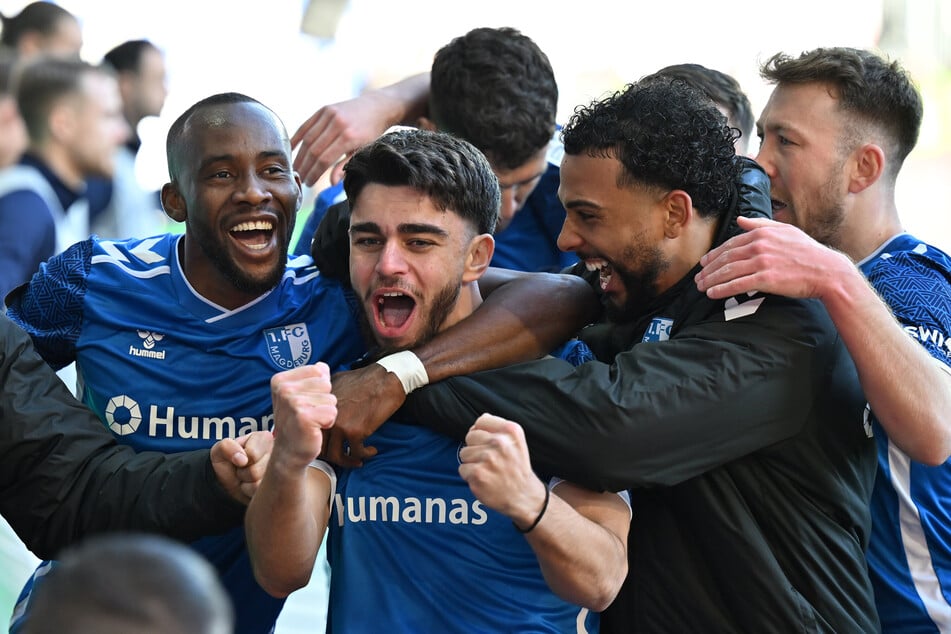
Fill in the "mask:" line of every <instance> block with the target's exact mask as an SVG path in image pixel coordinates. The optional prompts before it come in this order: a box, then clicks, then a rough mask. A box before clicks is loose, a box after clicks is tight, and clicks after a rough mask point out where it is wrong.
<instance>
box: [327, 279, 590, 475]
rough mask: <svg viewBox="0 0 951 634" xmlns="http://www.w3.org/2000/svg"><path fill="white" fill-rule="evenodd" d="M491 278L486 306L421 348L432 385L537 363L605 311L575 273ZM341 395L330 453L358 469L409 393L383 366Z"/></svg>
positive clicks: (354, 379)
mask: <svg viewBox="0 0 951 634" xmlns="http://www.w3.org/2000/svg"><path fill="white" fill-rule="evenodd" d="M485 278H488V279H485ZM483 279H484V285H483V284H481V283H480V287H483V288H487V289H488V288H494V289H495V290H493V291H492V293H491V295H489V296H488V297H486V299H485V301H484V302H483V303H482V305H481V306H480V307H479V308H478V309H477V310H476V311H475V312H474V313H472V315H470V316H469V317H467V318H466V319H464V320H462V321H460V322H459V323H457V324H455V325H454V326H452V327H451V328H447V329H446V330H444V331H442V332H441V333H439V334H438V335H437V336H436V337H434V338H433V339H431V340H430V341H429V342H427V343H425V344H424V345H422V346H420V347H418V348H415V349H414V350H413V351H414V352H415V353H416V355H417V357H419V359H420V361H421V362H422V365H423V367H425V370H426V374H427V376H428V378H429V381H430V382H432V383H435V382H437V381H441V380H442V379H445V378H449V377H452V376H460V375H464V374H470V373H472V372H477V371H479V370H486V369H490V368H498V367H502V366H506V365H511V364H513V363H518V362H521V361H527V360H530V359H537V358H539V357H541V356H544V355H545V354H547V353H548V352H549V351H551V350H552V349H553V348H555V347H556V346H557V345H558V344H560V343H562V342H563V341H565V340H566V339H568V338H570V337H571V336H572V335H573V334H575V333H576V332H578V330H580V329H581V328H582V327H583V326H585V325H586V324H589V323H591V321H593V320H594V319H595V318H596V317H597V314H598V312H599V311H600V306H601V305H600V302H599V301H598V298H597V296H596V295H595V293H594V291H593V290H592V288H591V287H590V286H589V285H588V284H587V283H586V282H585V281H584V280H582V279H581V278H579V277H576V276H574V275H561V274H556V273H521V272H517V271H508V270H502V269H491V270H490V272H489V273H487V274H486V275H485V276H484V278H483ZM333 391H334V394H335V395H336V396H337V408H338V412H339V414H338V416H337V422H336V424H335V426H334V428H333V429H332V430H331V431H330V433H329V434H328V439H327V451H326V456H327V459H328V460H330V461H331V462H334V463H337V464H344V465H348V466H356V465H359V464H360V462H361V460H362V459H363V458H367V457H370V456H372V455H373V454H374V453H375V452H374V451H373V450H372V448H364V447H363V444H362V443H363V441H364V440H365V439H366V438H367V437H368V436H369V435H370V434H372V433H373V432H374V431H376V430H377V429H378V428H379V426H380V425H382V424H383V422H384V421H386V420H387V419H388V418H390V416H392V414H393V413H394V412H395V411H396V410H397V409H399V408H400V407H401V406H402V404H403V402H404V400H405V399H406V392H405V391H404V389H403V386H402V385H401V383H400V381H399V380H398V379H397V378H396V375H394V374H392V373H390V372H388V371H387V370H385V369H384V368H383V367H382V366H380V365H379V364H376V363H373V364H370V365H368V366H366V367H365V368H361V369H359V370H352V371H350V372H343V373H339V374H336V375H334V381H333ZM344 442H346V443H348V444H349V447H350V453H349V454H347V453H345V451H344Z"/></svg>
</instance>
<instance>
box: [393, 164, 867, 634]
mask: <svg viewBox="0 0 951 634" xmlns="http://www.w3.org/2000/svg"><path fill="white" fill-rule="evenodd" d="M744 180H745V183H744V188H745V189H746V190H747V191H745V192H744V195H741V196H740V204H738V205H734V206H733V207H734V208H733V209H732V210H731V212H730V214H729V217H728V219H727V222H724V223H723V227H722V228H721V230H720V232H719V235H718V237H717V244H719V243H721V242H722V241H724V240H726V238H727V237H729V236H730V235H733V234H734V233H735V232H736V231H737V227H736V223H735V217H736V214H737V213H740V212H743V213H749V210H748V209H746V208H745V207H746V206H748V205H749V202H750V201H751V200H753V201H755V206H757V207H758V208H759V209H767V210H768V209H769V207H768V202H769V189H768V187H769V184H768V180H767V179H766V177H765V175H764V174H763V173H762V172H761V171H760V170H759V169H758V168H755V167H752V166H751V167H750V168H749V169H747V170H746V173H745V175H744ZM764 205H767V206H765V207H764ZM695 273H696V270H694V271H691V272H690V273H689V274H688V275H687V276H685V277H684V279H682V280H681V281H680V282H679V283H678V284H677V285H675V286H674V287H673V288H671V289H669V290H668V291H667V292H665V293H664V294H663V295H662V296H660V297H658V298H657V299H656V301H655V302H653V303H652V305H651V306H650V307H649V309H648V310H646V311H645V312H644V314H642V315H639V316H638V317H637V318H636V319H635V320H633V321H632V322H631V323H629V324H626V325H622V326H614V325H609V324H601V325H597V326H592V327H590V328H588V329H586V331H585V332H583V333H582V339H584V340H585V341H587V342H588V343H589V344H590V345H591V347H592V349H593V350H594V351H595V353H596V355H597V357H598V358H599V359H601V360H602V361H594V362H589V363H586V364H584V365H582V366H579V367H577V368H574V367H572V366H570V365H569V364H566V363H562V362H559V361H557V360H543V361H538V362H531V363H526V364H520V365H517V366H511V367H509V368H503V369H499V370H492V371H487V372H481V373H478V374H475V375H471V376H469V377H461V378H455V379H450V380H448V381H444V382H442V383H439V384H435V385H432V386H430V387H427V388H425V389H422V390H417V392H415V393H414V394H413V395H412V396H411V397H410V398H409V399H408V403H407V406H406V407H407V408H408V409H409V410H410V412H411V415H412V417H413V418H414V419H415V420H419V421H433V422H434V423H436V424H435V426H436V427H438V429H439V430H440V431H443V432H446V433H450V434H451V435H454V436H456V437H462V436H463V435H464V433H465V429H466V428H468V426H469V425H471V424H472V422H473V421H474V420H475V418H476V417H477V416H478V415H479V414H480V413H482V412H491V413H493V414H497V415H500V416H503V417H505V418H509V419H511V420H515V421H518V422H519V423H521V424H522V425H523V427H524V428H525V431H526V436H527V438H528V444H529V446H530V448H531V451H532V459H533V464H534V466H535V467H536V469H538V470H539V471H542V472H546V473H552V474H555V475H559V476H562V477H564V478H565V479H567V480H570V481H574V482H577V483H581V484H585V485H588V486H591V487H595V488H599V489H610V490H619V489H624V488H631V490H632V491H631V493H632V498H631V501H632V505H633V511H634V517H633V520H632V524H631V533H630V539H629V560H630V562H629V563H630V571H629V575H628V579H627V582H626V583H625V586H624V588H623V589H622V590H621V594H620V595H619V597H618V598H617V600H616V601H615V602H614V604H613V605H612V606H611V607H610V608H609V609H608V611H607V612H605V614H604V618H603V623H602V632H677V633H680V632H757V633H761V632H873V631H876V630H878V629H879V625H878V619H877V616H876V613H875V607H874V603H873V598H872V590H871V585H870V583H869V580H868V576H867V573H866V566H865V559H864V549H865V546H866V544H867V540H868V535H869V530H870V518H869V510H868V500H869V497H870V495H871V490H872V483H873V480H874V475H875V447H874V441H873V440H872V439H871V438H870V437H869V436H870V432H867V431H866V426H865V422H864V410H865V399H864V397H863V396H862V393H861V390H860V387H859V383H858V378H857V375H856V372H855V368H854V366H853V364H852V361H851V359H850V357H849V356H848V353H847V352H846V350H845V347H844V346H843V344H842V343H841V341H840V340H839V337H838V334H837V332H836V330H835V328H834V326H833V324H832V322H831V320H830V319H829V317H828V315H827V314H826V312H825V309H824V308H823V307H822V305H821V304H820V303H819V302H818V301H814V300H798V299H788V298H783V297H778V296H772V295H765V296H764V295H754V296H752V297H746V296H744V297H738V298H730V299H728V300H711V299H709V298H707V297H706V295H704V294H703V293H700V292H699V291H698V290H697V288H696V285H695V284H694V282H693V276H694V274H695ZM744 308H745V309H748V310H747V311H745V312H747V313H748V314H745V315H741V313H743V312H744V310H743V309H744ZM754 308H755V310H754ZM655 318H665V319H669V320H670V326H669V340H665V341H654V342H648V343H643V342H642V338H643V337H644V334H645V332H646V331H647V330H648V327H649V326H651V324H652V323H655V324H656V323H658V322H655V321H654V320H655ZM578 547H579V548H583V547H584V545H583V544H578Z"/></svg>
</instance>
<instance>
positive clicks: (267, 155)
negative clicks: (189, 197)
mask: <svg viewBox="0 0 951 634" xmlns="http://www.w3.org/2000/svg"><path fill="white" fill-rule="evenodd" d="M275 157H277V158H280V159H286V157H287V155H286V154H285V153H284V152H281V151H279V150H265V151H264V152H258V155H257V157H256V159H255V160H258V161H260V160H262V159H272V158H275ZM234 160H235V155H234V154H215V155H213V156H209V157H207V158H205V159H204V160H202V161H201V162H200V163H199V164H198V169H199V170H203V169H205V168H206V167H208V166H209V165H214V164H215V163H224V162H228V161H234ZM285 162H286V161H285Z"/></svg>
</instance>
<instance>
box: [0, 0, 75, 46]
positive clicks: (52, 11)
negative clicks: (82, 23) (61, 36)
mask: <svg viewBox="0 0 951 634" xmlns="http://www.w3.org/2000/svg"><path fill="white" fill-rule="evenodd" d="M63 19H68V20H76V16H74V15H73V14H72V13H70V12H69V11H67V10H66V9H64V8H63V7H61V6H59V5H58V4H56V3H55V2H31V3H30V4H28V5H26V6H25V7H23V9H22V10H21V11H20V12H19V13H18V14H16V15H14V16H5V15H0V22H2V23H3V31H2V32H0V44H3V45H5V46H11V47H13V48H16V46H17V45H18V44H19V43H20V39H21V38H22V37H23V36H24V35H26V34H27V33H40V34H42V35H52V34H53V33H55V32H56V29H57V28H58V27H59V23H60V21H61V20H63ZM76 21H78V20H76Z"/></svg>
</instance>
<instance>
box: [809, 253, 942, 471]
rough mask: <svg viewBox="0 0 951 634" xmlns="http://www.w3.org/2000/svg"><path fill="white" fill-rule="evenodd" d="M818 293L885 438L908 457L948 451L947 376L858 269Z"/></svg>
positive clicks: (934, 457)
mask: <svg viewBox="0 0 951 634" xmlns="http://www.w3.org/2000/svg"><path fill="white" fill-rule="evenodd" d="M835 280H836V281H835V282H834V283H832V284H830V288H828V289H827V290H826V292H825V293H824V294H823V296H822V300H823V303H824V304H825V306H826V309H827V310H828V311H829V315H830V316H831V317H832V320H833V321H834V322H835V325H836V327H837V328H838V330H839V333H840V335H841V337H842V340H843V342H844V343H845V345H846V347H847V348H848V350H849V353H850V354H851V356H852V359H853V360H854V361H855V366H856V369H857V370H858V374H859V379H860V381H861V384H862V389H863V391H864V392H865V396H866V398H867V399H868V402H869V405H870V406H871V409H872V412H874V414H875V416H876V418H877V419H878V420H879V422H880V423H881V424H882V427H883V428H884V429H885V431H886V433H887V434H888V437H889V438H890V439H891V440H892V441H893V442H894V443H895V444H896V445H897V446H898V447H899V448H901V450H902V451H904V452H905V453H907V454H908V455H909V456H910V457H911V458H912V459H913V460H916V461H918V462H922V463H925V464H931V465H937V464H941V463H943V462H944V461H945V460H947V458H948V457H949V455H951V376H949V375H948V374H947V373H946V372H944V371H943V370H942V368H941V367H940V366H939V364H938V362H937V361H936V360H935V359H934V358H933V357H932V356H931V355H929V354H928V352H927V351H926V350H925V349H924V348H923V347H921V345H920V344H918V342H916V341H915V340H914V339H913V338H912V337H910V336H909V335H908V334H907V333H906V332H905V331H904V330H903V328H902V326H901V325H900V324H899V322H898V321H897V320H896V319H895V317H894V316H893V315H892V313H891V311H890V310H889V308H888V306H887V305H886V304H885V303H884V302H883V301H882V300H881V298H880V297H879V296H878V294H877V293H876V292H875V290H874V289H873V288H872V287H871V286H870V285H869V284H868V282H867V281H866V280H865V278H864V277H863V276H862V275H861V273H860V272H859V271H858V269H854V268H853V269H852V270H851V271H844V272H843V274H842V275H839V276H836V277H835Z"/></svg>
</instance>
